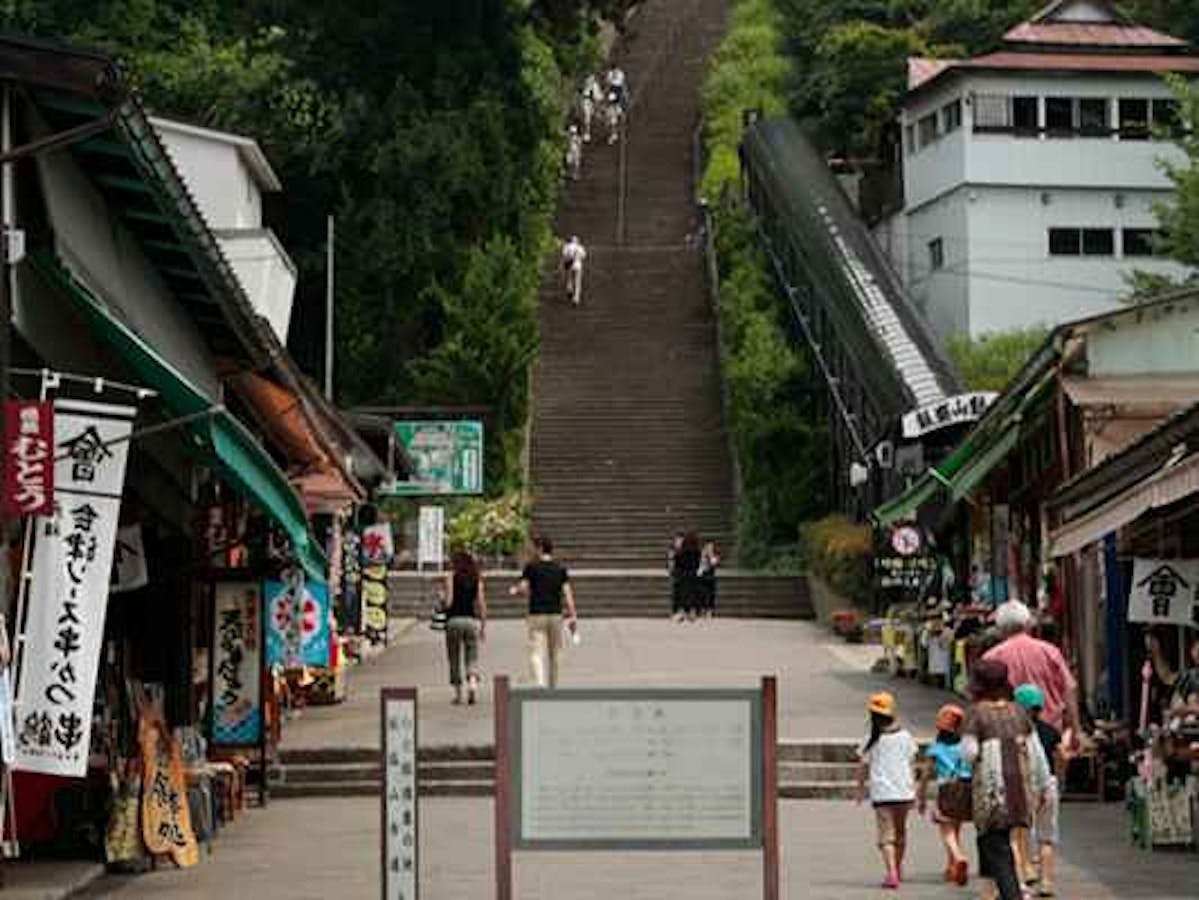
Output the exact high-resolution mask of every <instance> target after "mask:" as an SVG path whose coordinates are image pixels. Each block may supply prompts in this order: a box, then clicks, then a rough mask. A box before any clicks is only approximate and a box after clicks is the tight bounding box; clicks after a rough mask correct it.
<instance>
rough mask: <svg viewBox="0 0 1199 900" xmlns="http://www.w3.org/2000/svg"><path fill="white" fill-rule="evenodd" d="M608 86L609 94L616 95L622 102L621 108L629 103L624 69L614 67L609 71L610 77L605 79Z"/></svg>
mask: <svg viewBox="0 0 1199 900" xmlns="http://www.w3.org/2000/svg"><path fill="white" fill-rule="evenodd" d="M605 81H607V84H608V93H610V94H615V95H616V99H617V100H618V101H619V102H620V105H621V107H624V106H625V105H627V104H628V102H629V96H628V82H627V80H626V79H625V75H624V69H622V68H621V67H620V66H617V65H613V66H612V68H610V69H609V70H608V75H607V77H606V78H605Z"/></svg>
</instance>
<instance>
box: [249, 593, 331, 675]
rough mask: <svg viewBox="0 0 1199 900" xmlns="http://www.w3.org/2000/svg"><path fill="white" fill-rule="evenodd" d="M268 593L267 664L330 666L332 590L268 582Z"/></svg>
mask: <svg viewBox="0 0 1199 900" xmlns="http://www.w3.org/2000/svg"><path fill="white" fill-rule="evenodd" d="M264 591H265V594H266V617H267V618H266V661H267V664H268V665H271V666H275V665H280V666H284V667H286V668H297V667H299V666H315V667H317V668H322V669H323V668H325V667H327V666H328V665H329V659H330V654H331V652H332V647H331V641H332V634H331V630H330V627H329V617H330V614H331V610H330V609H329V587H328V585H324V584H317V583H315V582H311V581H306V580H303V579H299V578H296V579H291V580H288V581H268V582H267V583H266V586H265V589H264Z"/></svg>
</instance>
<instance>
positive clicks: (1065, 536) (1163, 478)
mask: <svg viewBox="0 0 1199 900" xmlns="http://www.w3.org/2000/svg"><path fill="white" fill-rule="evenodd" d="M1196 492H1199V454H1194V455H1192V456H1188V457H1186V458H1184V459H1183V460H1182V461H1181V462H1178V463H1175V464H1174V465H1172V466H1169V467H1168V468H1164V469H1162V470H1161V471H1160V472H1158V473H1157V474H1155V475H1153V476H1151V477H1149V478H1147V479H1145V480H1144V481H1142V482H1140V483H1139V484H1136V485H1134V486H1133V487H1131V488H1129V489H1128V490H1126V491H1124V492H1123V493H1122V494H1119V495H1117V496H1115V497H1113V498H1112V499H1111V500H1109V501H1108V502H1107V503H1104V504H1103V505H1102V506H1100V507H1098V508H1097V509H1094V510H1091V511H1090V512H1088V513H1086V514H1085V515H1082V516H1080V517H1079V518H1077V519H1075V520H1073V521H1071V522H1068V523H1066V524H1065V525H1063V526H1062V527H1060V528H1058V529H1057V530H1056V531H1054V532H1053V534H1051V535H1050V538H1049V552H1050V555H1051V556H1054V557H1059V556H1069V555H1070V554H1071V553H1075V552H1077V551H1079V550H1081V549H1082V548H1083V547H1086V546H1087V545H1088V544H1092V543H1094V542H1095V541H1098V540H1100V539H1102V538H1104V537H1106V536H1107V535H1108V534H1111V533H1112V532H1113V531H1115V530H1117V529H1118V528H1122V527H1123V526H1125V525H1127V524H1129V523H1130V522H1133V521H1135V520H1136V519H1138V518H1140V517H1141V516H1142V515H1144V514H1145V513H1147V512H1149V511H1150V510H1154V509H1157V508H1158V507H1161V506H1169V505H1170V504H1171V503H1176V502H1178V501H1179V500H1182V499H1183V498H1184V497H1188V496H1190V495H1191V494H1194V493H1196Z"/></svg>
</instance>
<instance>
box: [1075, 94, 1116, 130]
mask: <svg viewBox="0 0 1199 900" xmlns="http://www.w3.org/2000/svg"><path fill="white" fill-rule="evenodd" d="M1078 130H1079V131H1080V132H1082V135H1083V137H1101V136H1106V135H1109V134H1111V131H1112V126H1111V120H1110V119H1109V118H1108V105H1107V98H1106V97H1083V98H1081V99H1080V100H1079V101H1078Z"/></svg>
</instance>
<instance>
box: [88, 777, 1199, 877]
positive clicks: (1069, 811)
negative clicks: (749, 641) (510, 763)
mask: <svg viewBox="0 0 1199 900" xmlns="http://www.w3.org/2000/svg"><path fill="white" fill-rule="evenodd" d="M780 812H781V827H782V841H783V867H784V868H783V877H782V888H783V891H782V895H783V897H785V898H787V900H801V898H802V900H868V898H878V897H886V896H896V894H894V893H891V892H886V891H881V890H879V888H878V887H877V883H878V880H879V879H880V877H881V875H880V872H879V871H878V869H879V864H878V862H877V861H876V853H875V850H874V847H873V833H872V817H871V815H870V812H869V809H868V808H866V807H862V808H858V807H855V806H854V805H853V804H851V803H838V802H822V801H805V802H784V803H782V804H781V806H780ZM1120 816H1121V811H1120V809H1119V808H1118V807H1115V806H1091V805H1084V804H1074V805H1067V807H1066V809H1065V812H1064V817H1063V829H1064V834H1065V861H1064V863H1063V865H1062V867H1061V877H1060V880H1059V885H1058V887H1059V896H1061V897H1063V898H1066V900H1084V898H1085V900H1117V898H1119V900H1137V898H1143V900H1150V898H1152V900H1182V898H1194V897H1195V896H1196V885H1197V884H1199V857H1196V856H1194V855H1190V854H1187V855H1184V854H1171V853H1156V854H1149V853H1144V852H1142V851H1138V850H1135V849H1133V848H1131V847H1129V846H1128V845H1127V844H1125V843H1123V840H1122V829H1121V820H1120ZM421 817H422V818H421V828H422V831H421V873H422V897H425V898H428V900H487V898H489V897H493V896H494V886H493V884H494V883H493V881H492V878H493V875H492V863H491V860H492V852H491V851H492V848H491V839H492V837H491V835H492V830H491V828H492V807H491V803H490V801H487V800H475V799H460V798H444V799H442V798H437V799H429V800H426V801H424V802H423V803H422V804H421ZM378 825H379V805H378V801H377V800H374V799H368V798H350V799H331V800H287V801H278V802H276V803H273V804H271V805H270V806H269V807H268V808H267V809H265V810H261V811H260V810H254V811H252V812H251V813H250V815H249V816H248V817H247V818H246V819H243V820H242V821H241V822H240V823H238V824H236V825H234V826H233V827H232V828H231V829H230V830H229V831H227V832H226V833H225V834H223V835H222V836H221V838H220V839H219V840H218V842H217V844H216V848H215V852H214V854H213V856H212V857H210V858H206V859H205V860H204V861H203V862H202V863H201V865H200V866H199V867H198V868H197V869H194V870H192V871H187V872H168V871H161V872H156V873H153V874H150V875H145V876H141V877H137V878H108V879H105V880H104V881H101V882H99V883H97V884H96V885H95V886H93V888H92V889H91V890H89V891H88V892H86V893H85V894H84V895H83V896H85V897H114V898H118V900H136V898H160V897H161V898H172V900H188V898H197V900H198V898H212V897H229V898H243V897H252V898H254V900H329V898H343V900H368V898H374V897H377V896H378V894H379V888H378V877H379V873H378V867H379V849H378V839H379V838H378ZM911 830H912V850H911V855H910V859H909V863H908V866H907V873H908V879H909V880H908V881H907V883H906V884H905V886H904V888H903V889H901V890H900V891H899V893H898V895H899V896H907V897H912V898H919V900H958V898H967V897H973V896H974V893H973V891H971V890H966V889H962V888H957V887H947V886H945V885H944V884H942V883H941V882H940V875H939V872H940V866H941V865H942V857H941V851H940V848H939V846H938V843H937V838H936V836H935V834H934V831H933V828H932V826H931V825H927V824H924V823H917V822H913V823H912V829H911ZM515 887H516V890H515V896H516V897H517V898H519V900H551V898H552V900H611V898H621V900H753V898H755V897H760V896H761V889H762V888H761V863H760V857H759V856H758V855H756V854H753V853H741V852H734V853H661V854H649V853H621V854H612V853H537V854H534V853H518V854H517V855H516V858H515Z"/></svg>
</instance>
